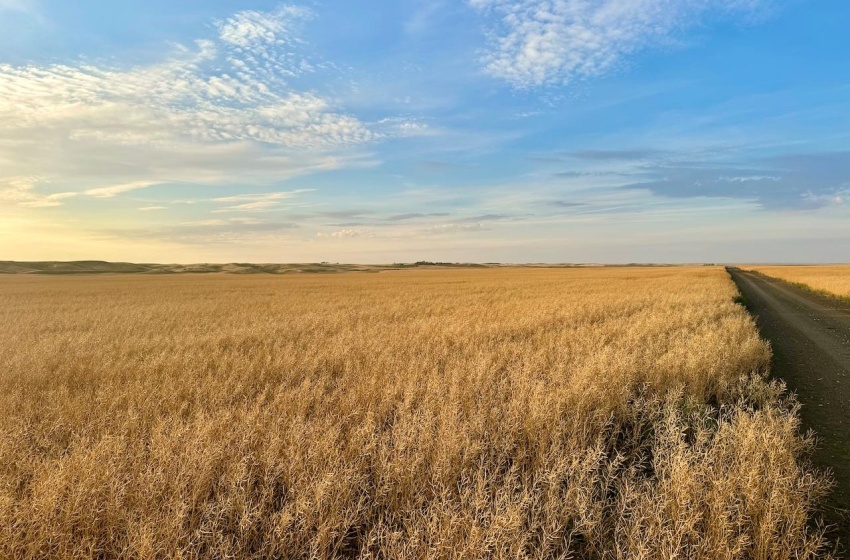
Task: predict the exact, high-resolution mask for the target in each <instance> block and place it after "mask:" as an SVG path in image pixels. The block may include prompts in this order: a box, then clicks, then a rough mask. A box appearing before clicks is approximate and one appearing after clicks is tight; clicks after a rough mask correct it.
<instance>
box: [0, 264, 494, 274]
mask: <svg viewBox="0 0 850 560" xmlns="http://www.w3.org/2000/svg"><path fill="white" fill-rule="evenodd" d="M483 266H485V265H481V264H458V263H431V262H417V263H413V264H389V265H359V264H331V263H305V264H251V263H227V264H207V263H201V264H144V263H142V264H137V263H124V262H106V261H70V262H58V261H40V262H18V261H0V274H54V275H58V274H187V273H194V274H216V273H219V274H294V273H334V272H380V271H382V270H400V269H408V268H444V267H483ZM487 266H498V265H487Z"/></svg>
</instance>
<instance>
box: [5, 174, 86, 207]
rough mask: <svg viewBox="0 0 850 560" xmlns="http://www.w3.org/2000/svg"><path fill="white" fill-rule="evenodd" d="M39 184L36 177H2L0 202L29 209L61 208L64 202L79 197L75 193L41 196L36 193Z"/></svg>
mask: <svg viewBox="0 0 850 560" xmlns="http://www.w3.org/2000/svg"><path fill="white" fill-rule="evenodd" d="M39 183H40V180H39V179H38V178H36V177H0V201H3V202H11V203H13V204H16V205H19V206H24V207H27V208H48V207H52V206H61V205H62V201H63V200H65V199H68V198H72V197H75V196H77V193H75V192H60V193H54V194H40V193H38V192H36V186H37V185H38V184H39Z"/></svg>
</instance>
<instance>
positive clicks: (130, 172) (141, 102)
mask: <svg viewBox="0 0 850 560" xmlns="http://www.w3.org/2000/svg"><path fill="white" fill-rule="evenodd" d="M0 2H2V3H3V4H0V5H2V6H5V7H6V8H9V7H10V6H16V5H18V4H19V3H18V2H11V1H10V0H0ZM21 5H23V4H21ZM306 17H309V12H307V11H305V10H303V9H301V8H291V7H283V8H280V9H278V10H276V11H274V12H269V13H264V12H255V11H251V12H241V13H238V14H236V15H234V16H233V17H232V18H229V19H227V20H225V21H223V22H218V23H217V31H218V36H217V37H215V38H213V39H204V40H199V41H196V42H195V44H194V45H192V46H190V47H187V46H178V47H175V48H174V50H173V52H172V53H171V54H170V55H169V56H168V57H167V58H166V59H165V60H163V61H162V62H159V63H157V64H153V65H148V66H138V67H130V68H121V67H108V66H104V65H94V64H90V63H85V62H80V63H79V64H70V65H58V64H55V65H46V66H35V65H30V66H13V65H9V64H0V180H3V179H5V180H9V179H11V178H14V177H29V176H34V175H38V176H39V177H41V178H42V179H43V180H44V181H46V182H51V183H54V184H64V185H66V186H67V187H70V188H71V189H76V190H85V189H88V190H87V191H86V194H89V195H91V196H97V197H111V196H115V195H117V194H120V193H124V192H129V191H132V190H136V189H137V188H144V187H146V186H150V185H153V184H158V183H174V182H191V183H201V184H205V183H223V182H227V181H232V180H234V179H239V180H240V182H243V183H244V184H247V185H261V184H265V183H268V182H271V181H280V180H283V179H286V178H289V177H293V176H297V175H301V174H305V173H310V172H314V171H317V170H323V169H335V168H339V167H346V166H353V165H361V164H362V161H363V159H364V156H363V155H361V153H360V151H359V150H357V149H356V147H358V146H362V145H364V144H367V143H369V142H373V141H376V140H378V139H380V138H381V137H382V136H383V134H382V133H379V132H373V131H372V130H370V128H369V127H368V126H367V125H366V124H364V123H363V122H361V121H359V120H358V119H357V118H355V117H353V116H351V115H347V114H344V113H342V112H340V111H338V110H337V109H335V108H334V107H333V105H332V104H331V103H330V102H329V101H328V100H327V99H325V98H323V97H322V96H320V95H319V94H317V93H314V92H305V91H298V89H297V88H294V87H293V86H292V85H291V84H290V80H292V79H293V78H294V77H295V76H298V75H301V74H304V73H305V72H312V71H313V69H312V67H311V65H310V63H309V61H307V60H306V59H303V58H302V57H300V55H298V54H297V53H298V52H300V51H301V50H303V49H302V48H301V46H300V42H299V41H298V39H297V38H296V33H295V32H294V30H295V29H296V28H297V24H298V21H299V20H302V19H304V18H306ZM104 180H106V181H108V182H110V183H113V184H115V186H107V187H98V188H91V185H92V184H94V185H97V184H103V182H104ZM69 190H70V189H69Z"/></svg>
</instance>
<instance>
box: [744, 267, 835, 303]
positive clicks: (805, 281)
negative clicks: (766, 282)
mask: <svg viewBox="0 0 850 560" xmlns="http://www.w3.org/2000/svg"><path fill="white" fill-rule="evenodd" d="M745 268H746V270H752V271H754V272H760V273H761V274H764V275H766V276H772V277H774V278H779V279H780V280H785V281H786V282H791V283H793V284H801V285H803V286H805V287H807V288H809V289H810V290H814V291H817V292H823V293H827V294H829V295H833V296H839V297H843V298H850V266H847V265H843V266H842V265H836V266H827V265H821V266H749V267H745Z"/></svg>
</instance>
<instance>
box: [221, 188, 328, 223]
mask: <svg viewBox="0 0 850 560" xmlns="http://www.w3.org/2000/svg"><path fill="white" fill-rule="evenodd" d="M308 192H313V189H297V190H294V191H278V192H269V193H257V194H239V195H235V196H225V197H220V198H214V199H212V201H213V202H224V203H231V204H234V203H235V205H234V206H227V207H225V208H220V209H218V210H213V212H215V213H222V212H231V211H235V212H257V211H261V212H262V211H268V210H275V209H277V208H278V207H280V205H281V203H282V202H283V201H285V200H288V199H291V198H294V197H296V196H298V195H300V194H303V193H308ZM289 205H290V206H293V204H289ZM245 219H247V218H245Z"/></svg>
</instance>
